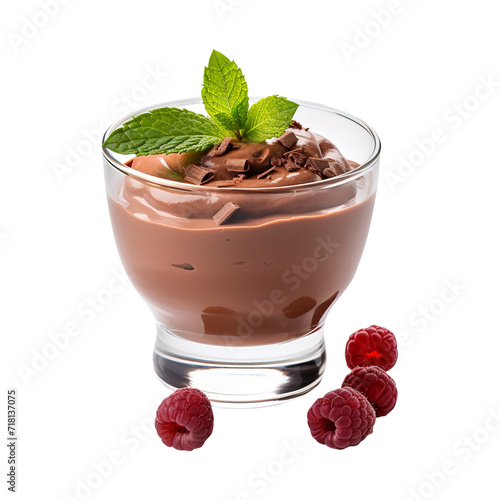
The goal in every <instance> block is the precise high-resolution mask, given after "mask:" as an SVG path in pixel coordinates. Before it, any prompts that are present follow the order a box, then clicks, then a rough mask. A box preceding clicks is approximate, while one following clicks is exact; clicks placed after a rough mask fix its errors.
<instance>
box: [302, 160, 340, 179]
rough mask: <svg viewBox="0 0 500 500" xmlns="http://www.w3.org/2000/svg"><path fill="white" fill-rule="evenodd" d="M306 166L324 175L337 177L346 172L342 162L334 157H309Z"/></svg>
mask: <svg viewBox="0 0 500 500" xmlns="http://www.w3.org/2000/svg"><path fill="white" fill-rule="evenodd" d="M305 167H306V168H307V169H309V170H312V171H313V172H315V173H317V174H320V175H323V176H324V177H335V176H336V175H340V174H343V173H344V172H345V169H344V167H343V166H342V164H341V163H340V162H339V161H337V160H334V159H333V158H309V159H308V160H307V162H306V165H305Z"/></svg>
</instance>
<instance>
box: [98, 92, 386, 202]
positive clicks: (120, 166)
mask: <svg viewBox="0 0 500 500" xmlns="http://www.w3.org/2000/svg"><path fill="white" fill-rule="evenodd" d="M258 99H260V97H253V96H251V97H250V101H251V102H252V101H254V100H258ZM291 100H292V101H294V102H296V103H297V104H299V105H300V106H304V107H307V108H312V109H318V110H320V111H326V112H329V113H333V114H336V115H337V116H340V117H342V118H345V119H347V120H350V121H352V122H354V123H355V124H357V125H359V126H360V127H362V128H363V129H365V131H366V132H368V134H369V135H370V136H371V137H372V139H373V150H372V152H371V153H370V156H369V157H368V158H367V159H366V160H365V161H364V162H363V163H361V164H360V165H359V166H358V167H356V168H354V169H353V170H350V171H349V172H346V173H344V174H341V175H337V176H335V177H331V178H329V179H322V180H320V181H315V182H308V183H304V184H293V185H288V186H272V187H262V188H241V187H240V188H238V187H225V188H224V192H225V193H226V192H234V193H242V192H245V193H249V192H252V193H253V192H255V193H261V192H279V193H282V192H284V191H285V192H286V191H293V192H296V191H298V190H304V189H305V190H307V189H322V188H326V187H330V186H332V185H333V186H337V185H343V184H346V183H347V182H349V181H352V180H353V179H357V178H358V177H361V176H362V175H363V174H365V173H366V172H367V171H369V170H371V169H372V168H373V167H374V166H375V165H376V164H377V162H378V160H379V158H380V151H381V143H380V138H379V136H378V134H377V133H376V132H375V130H374V129H373V128H372V127H370V125H368V124H367V123H366V122H364V121H363V120H361V119H359V118H358V117H356V116H354V115H352V114H350V113H347V112H345V111H341V110H338V109H336V108H332V107H330V106H325V105H323V104H318V103H315V102H311V101H304V100H301V99H291ZM193 104H203V101H202V99H201V98H198V97H193V98H190V99H180V100H176V101H169V102H164V103H159V104H155V105H153V106H147V107H144V108H141V109H138V110H135V111H133V112H131V113H128V114H127V115H125V116H122V117H121V118H120V119H119V120H117V121H116V122H115V123H113V124H112V125H110V126H109V127H108V128H107V129H106V131H105V132H104V135H103V138H102V154H103V156H104V159H105V160H106V161H107V163H108V164H109V165H111V166H112V167H114V168H115V169H116V170H119V171H120V172H122V173H123V174H126V175H130V176H131V177H135V178H137V179H141V180H143V181H146V182H148V184H154V185H157V186H161V187H168V188H171V189H175V190H180V191H188V192H196V193H198V194H201V193H202V192H218V193H220V192H221V188H219V187H217V186H205V185H201V186H198V185H195V184H188V183H182V182H179V181H175V180H170V179H163V178H161V177H156V176H154V175H149V174H145V173H143V172H139V171H138V170H134V169H133V168H131V167H128V166H127V165H125V164H124V163H123V162H121V161H120V160H118V159H117V158H116V157H115V154H114V152H113V151H111V150H109V149H108V148H106V147H105V146H104V142H105V141H106V139H107V138H108V137H109V135H110V134H111V133H112V132H113V131H114V130H115V129H116V128H118V127H119V126H121V125H122V124H123V123H124V122H126V121H128V120H130V119H131V118H132V117H133V116H137V115H138V114H141V113H146V112H148V111H151V110H152V109H158V108H162V107H166V106H170V107H182V106H189V105H193Z"/></svg>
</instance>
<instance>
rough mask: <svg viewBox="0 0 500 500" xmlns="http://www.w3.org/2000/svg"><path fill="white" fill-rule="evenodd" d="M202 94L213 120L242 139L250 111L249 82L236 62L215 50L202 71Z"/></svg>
mask: <svg viewBox="0 0 500 500" xmlns="http://www.w3.org/2000/svg"><path fill="white" fill-rule="evenodd" d="M201 97H202V99H203V103H204V104H205V109H206V110H207V113H208V114H209V115H210V116H211V117H212V119H213V120H214V121H215V122H216V123H218V124H219V125H221V126H222V127H223V128H224V129H225V130H228V131H231V132H233V134H232V135H234V137H236V139H238V140H241V133H240V131H241V129H243V128H244V127H245V123H246V119H247V112H248V86H247V82H246V81H245V77H244V76H243V73H242V72H241V69H240V68H238V66H237V65H236V63H235V62H234V61H230V60H229V59H228V58H227V57H226V56H225V55H223V54H221V53H220V52H217V51H216V50H214V51H212V55H211V56H210V60H209V61H208V66H207V67H206V68H205V72H204V74H203V88H202V89H201Z"/></svg>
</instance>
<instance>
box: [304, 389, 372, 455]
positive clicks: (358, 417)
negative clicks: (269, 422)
mask: <svg viewBox="0 0 500 500" xmlns="http://www.w3.org/2000/svg"><path fill="white" fill-rule="evenodd" d="M307 423H308V425H309V429H311V434H312V437H313V438H314V439H316V441H318V443H321V444H326V446H329V447H330V448H336V449H338V450H342V449H344V448H347V447H348V446H356V445H357V444H359V443H360V442H361V441H363V439H365V437H366V436H368V434H371V433H372V432H373V426H374V424H375V411H374V410H373V408H372V406H371V404H370V402H369V401H368V400H367V399H366V398H365V397H364V396H363V394H361V393H360V392H358V391H356V390H355V389H353V388H352V387H344V388H342V389H337V390H335V391H331V392H329V393H328V394H326V395H325V396H324V397H322V398H319V399H318V400H316V402H315V403H314V404H313V405H312V406H311V408H309V411H308V412H307Z"/></svg>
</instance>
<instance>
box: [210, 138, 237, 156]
mask: <svg viewBox="0 0 500 500" xmlns="http://www.w3.org/2000/svg"><path fill="white" fill-rule="evenodd" d="M231 149H233V145H232V144H231V137H226V138H225V139H224V140H223V141H222V142H221V143H220V144H219V145H218V146H216V147H215V149H214V151H213V154H214V156H222V155H225V154H226V153H227V152H228V151H231Z"/></svg>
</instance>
